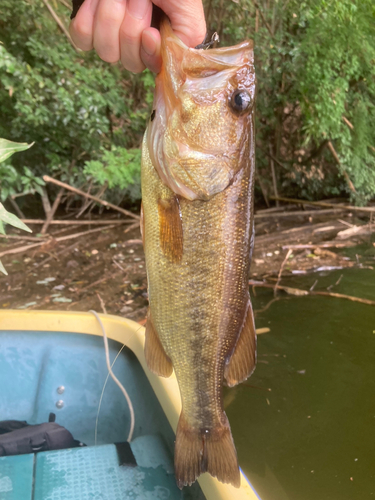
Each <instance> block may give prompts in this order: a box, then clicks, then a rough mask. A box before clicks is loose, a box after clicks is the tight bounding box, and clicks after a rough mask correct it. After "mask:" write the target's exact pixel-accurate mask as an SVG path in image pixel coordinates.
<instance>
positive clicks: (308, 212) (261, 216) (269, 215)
mask: <svg viewBox="0 0 375 500" xmlns="http://www.w3.org/2000/svg"><path fill="white" fill-rule="evenodd" d="M279 208H280V207H279ZM342 210H343V209H342V208H326V209H322V210H295V211H292V210H291V211H289V212H280V211H278V212H277V211H275V212H273V213H272V212H271V213H256V214H255V215H254V219H265V218H277V217H299V216H304V217H307V216H310V215H328V214H336V213H340V212H342Z"/></svg>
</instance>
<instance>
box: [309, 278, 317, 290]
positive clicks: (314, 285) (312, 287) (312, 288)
mask: <svg viewBox="0 0 375 500" xmlns="http://www.w3.org/2000/svg"><path fill="white" fill-rule="evenodd" d="M317 284H318V280H315V281H314V283H313V285H312V286H311V288H310V292H312V291H313V290H314V288H315V287H316V285H317Z"/></svg>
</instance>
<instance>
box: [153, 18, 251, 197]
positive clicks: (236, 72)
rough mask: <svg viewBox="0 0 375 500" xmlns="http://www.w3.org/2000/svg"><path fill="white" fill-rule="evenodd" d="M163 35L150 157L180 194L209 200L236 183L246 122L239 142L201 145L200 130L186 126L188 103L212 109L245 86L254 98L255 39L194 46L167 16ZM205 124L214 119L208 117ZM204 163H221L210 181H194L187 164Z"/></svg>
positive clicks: (214, 169) (159, 171)
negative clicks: (182, 37)
mask: <svg viewBox="0 0 375 500" xmlns="http://www.w3.org/2000/svg"><path fill="white" fill-rule="evenodd" d="M161 39H162V60H163V65H162V70H161V72H160V73H159V74H158V76H157V78H156V82H155V83H156V89H155V97H154V105H153V110H154V111H153V114H154V119H153V121H152V122H150V124H149V126H148V129H147V142H148V149H149V152H150V157H151V161H152V163H153V165H154V167H155V169H156V171H157V173H158V174H159V177H160V178H161V180H162V182H163V183H164V184H165V185H167V186H168V187H169V188H170V189H171V190H172V191H173V192H174V193H175V194H177V195H180V196H182V197H184V198H186V199H188V200H196V199H203V200H207V199H209V198H210V197H211V196H213V195H215V194H217V193H218V192H220V191H222V190H223V189H225V187H226V186H228V185H229V183H230V182H231V180H232V178H233V172H232V171H231V170H233V163H234V161H235V159H236V158H235V156H236V155H237V159H238V150H239V145H240V149H241V144H242V143H243V142H244V140H245V135H246V134H243V133H242V132H243V130H244V129H246V126H244V127H242V129H241V130H242V131H241V134H242V136H241V137H236V141H235V143H234V144H230V143H229V142H225V141H223V142H222V143H221V144H204V145H202V144H201V143H200V142H199V133H195V135H194V134H190V135H189V134H188V133H187V132H186V129H185V128H184V126H183V122H184V116H185V115H186V113H187V114H189V110H188V111H186V109H185V108H186V107H184V104H183V103H184V102H185V101H187V102H188V103H190V104H191V107H192V108H195V109H198V108H199V107H205V109H206V110H207V109H209V108H210V107H214V106H215V105H216V104H218V103H227V101H228V92H229V91H230V89H233V90H234V89H241V88H242V89H247V90H248V91H249V92H250V94H251V97H252V99H253V100H254V97H255V95H254V94H255V75H254V66H253V64H254V62H253V42H252V41H250V40H248V41H244V42H242V43H240V44H238V45H235V46H232V47H225V48H217V49H209V50H203V49H193V48H189V47H187V46H186V45H185V44H184V43H183V42H182V41H181V40H180V39H179V38H178V37H177V36H175V35H174V34H173V31H172V29H171V26H170V23H169V21H168V20H167V19H165V20H164V21H163V23H162V25H161ZM186 96H189V98H187V97H186ZM189 99H190V100H189ZM223 119H224V118H223ZM246 119H247V117H245V118H244V119H243V121H246ZM181 123H182V125H181ZM203 125H205V126H209V125H210V123H209V121H208V122H207V120H206V119H205V118H204V119H203ZM240 128H241V127H240ZM241 134H240V133H239V135H241ZM240 156H241V155H240ZM199 162H200V163H201V164H208V165H213V163H215V162H216V164H217V166H216V167H212V169H211V170H210V172H209V173H208V175H207V179H206V180H207V182H204V181H202V183H203V184H204V185H200V184H202V183H200V182H198V183H197V182H196V181H194V179H193V177H195V176H192V174H191V171H189V168H185V167H187V166H190V170H191V166H192V165H198V164H199ZM194 168H196V167H194Z"/></svg>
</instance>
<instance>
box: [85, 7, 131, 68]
mask: <svg viewBox="0 0 375 500" xmlns="http://www.w3.org/2000/svg"><path fill="white" fill-rule="evenodd" d="M125 12H126V0H99V5H98V7H97V9H96V14H95V19H94V37H93V43H94V48H95V50H96V52H97V53H98V55H99V57H100V58H101V59H103V61H107V62H110V63H114V62H117V61H118V60H119V59H120V43H119V33H120V27H121V24H122V22H123V19H124V17H125Z"/></svg>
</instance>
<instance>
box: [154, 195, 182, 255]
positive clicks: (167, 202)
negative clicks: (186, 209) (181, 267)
mask: <svg viewBox="0 0 375 500" xmlns="http://www.w3.org/2000/svg"><path fill="white" fill-rule="evenodd" d="M158 212H159V239H160V247H161V249H162V252H163V254H164V255H165V256H166V257H167V258H168V259H169V260H170V261H171V262H173V263H178V262H180V261H181V259H182V254H183V229H182V217H181V210H180V203H179V201H178V198H177V196H172V197H171V198H169V199H164V198H161V199H160V200H159V201H158Z"/></svg>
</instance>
